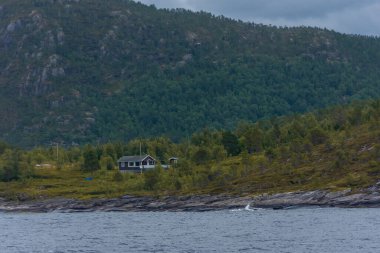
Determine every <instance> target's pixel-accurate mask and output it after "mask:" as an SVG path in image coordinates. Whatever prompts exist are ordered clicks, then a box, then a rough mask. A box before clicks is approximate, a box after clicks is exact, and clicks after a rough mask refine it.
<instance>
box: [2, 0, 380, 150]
mask: <svg viewBox="0 0 380 253" xmlns="http://www.w3.org/2000/svg"><path fill="white" fill-rule="evenodd" d="M0 55H1V57H0V119H1V121H0V138H1V139H4V140H6V141H7V142H10V143H12V144H16V145H20V146H24V147H33V146H36V145H49V144H51V143H52V142H59V143H62V144H65V145H71V144H84V143H103V142H107V141H118V140H120V141H127V140H130V139H133V138H136V137H139V136H142V137H149V136H159V135H166V136H168V137H170V138H172V139H174V140H179V139H181V138H184V137H187V136H190V135H191V134H192V133H193V132H194V131H196V130H199V129H202V128H204V127H215V128H223V129H232V128H233V127H234V126H236V124H237V123H238V122H239V121H242V120H245V121H252V122H254V121H256V120H257V119H260V118H264V117H265V118H269V117H271V116H274V115H284V114H290V113H293V112H305V111H309V110H313V109H315V108H321V107H325V106H327V105H332V104H342V103H347V102H349V101H352V100H355V99H364V98H371V97H380V85H379V80H380V71H379V65H380V39H378V38H372V37H364V36H353V35H343V34H339V33H336V32H333V31H328V30H323V29H317V28H308V27H299V28H277V27H271V26H264V25H259V24H253V23H243V22H240V21H234V20H230V19H227V18H224V17H215V16H212V15H211V14H209V13H203V12H202V13H193V12H190V11H186V10H157V9H156V8H155V7H154V6H146V5H143V4H140V3H135V2H132V1H127V0H109V1H103V0H91V1H90V0H76V1H74V0H3V1H1V3H0Z"/></svg>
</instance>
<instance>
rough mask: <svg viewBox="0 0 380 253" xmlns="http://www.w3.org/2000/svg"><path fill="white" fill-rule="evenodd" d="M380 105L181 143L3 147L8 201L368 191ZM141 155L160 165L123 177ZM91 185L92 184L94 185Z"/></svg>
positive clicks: (376, 159) (0, 171)
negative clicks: (122, 163) (128, 161)
mask: <svg viewBox="0 0 380 253" xmlns="http://www.w3.org/2000/svg"><path fill="white" fill-rule="evenodd" d="M379 122H380V101H379V100H374V101H367V102H355V103H353V104H351V105H348V106H334V107H330V108H328V109H323V110H318V111H314V112H311V113H305V114H295V115H292V116H282V117H273V118H271V119H268V120H259V121H257V122H256V123H249V122H242V123H240V124H239V125H238V126H237V127H236V128H234V129H232V130H216V129H211V128H205V129H203V130H200V131H198V132H196V133H194V134H192V135H191V136H190V137H189V138H188V139H186V140H184V141H182V142H179V143H175V142H173V141H171V140H170V139H168V138H167V137H154V138H145V139H143V138H138V139H133V140H131V141H129V142H127V143H124V142H112V143H106V144H98V145H85V146H81V147H71V148H62V147H58V148H57V147H49V148H44V147H37V148H34V149H31V150H24V149H19V148H16V147H13V146H10V145H8V144H6V143H1V144H0V180H1V181H2V182H0V197H3V198H6V199H10V200H29V199H41V198H42V199H43V198H51V197H57V196H60V197H70V198H79V199H88V198H101V197H107V198H109V197H117V196H123V195H126V194H134V195H154V196H161V195H184V194H217V193H227V194H232V195H250V194H260V193H271V192H272V193H274V192H276V193H277V192H285V191H297V190H314V189H326V190H329V191H336V190H341V189H348V188H350V189H352V190H353V191H355V190H356V189H363V188H365V187H369V186H371V185H374V184H375V183H377V182H378V181H379V180H380V125H379ZM140 145H141V150H142V152H143V153H147V154H150V155H152V156H153V157H155V158H156V159H157V161H158V162H162V163H166V161H167V160H168V159H169V157H172V156H176V157H178V158H179V160H178V164H176V165H175V166H172V167H170V168H169V169H163V168H162V167H161V166H160V164H158V165H157V166H156V168H155V169H153V170H150V171H147V172H144V173H143V174H139V173H137V174H135V173H121V172H120V171H119V170H118V168H117V164H116V161H117V159H118V158H119V157H121V156H123V155H136V154H139V152H140ZM88 178H91V180H90V181H88V180H87V179H88Z"/></svg>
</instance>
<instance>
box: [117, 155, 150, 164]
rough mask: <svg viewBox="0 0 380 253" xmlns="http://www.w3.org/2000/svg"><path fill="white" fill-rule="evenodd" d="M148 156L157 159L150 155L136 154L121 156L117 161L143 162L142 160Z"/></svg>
mask: <svg viewBox="0 0 380 253" xmlns="http://www.w3.org/2000/svg"><path fill="white" fill-rule="evenodd" d="M147 157H150V158H152V159H153V160H155V159H154V158H153V157H151V156H150V155H134V156H123V157H120V158H119V160H117V162H125V163H127V162H141V161H142V160H144V159H145V158H147Z"/></svg>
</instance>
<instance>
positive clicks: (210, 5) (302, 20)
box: [141, 0, 380, 35]
mask: <svg viewBox="0 0 380 253" xmlns="http://www.w3.org/2000/svg"><path fill="white" fill-rule="evenodd" d="M141 2H143V3H147V4H155V5H156V6H157V7H159V8H186V9H191V10H194V11H198V10H204V11H208V12H211V13H213V14H216V15H223V16H226V17H231V18H235V19H241V20H244V21H251V22H255V23H264V24H273V25H287V26H299V25H309V26H317V27H326V28H329V29H334V30H337V31H339V32H344V33H359V34H368V35H380V15H379V14H378V13H380V10H379V8H380V1H379V0H141Z"/></svg>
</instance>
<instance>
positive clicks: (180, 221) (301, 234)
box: [0, 208, 380, 253]
mask: <svg viewBox="0 0 380 253" xmlns="http://www.w3.org/2000/svg"><path fill="white" fill-rule="evenodd" d="M0 252H1V253H8V252H12V253H13V252H52V253H53V252H111V253H112V252H292V253H293V252H302V253H303V252H324V253H325V252H344V253H347V252H380V209H338V208H302V209H291V210H234V211H220V212H206V213H181V212H180V213H170V212H157V213H149V212H145V213H144V212H142V213H135V212H130V213H101V212H98V213H71V214H65V213H48V214H29V213H26V214H6V213H0Z"/></svg>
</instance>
